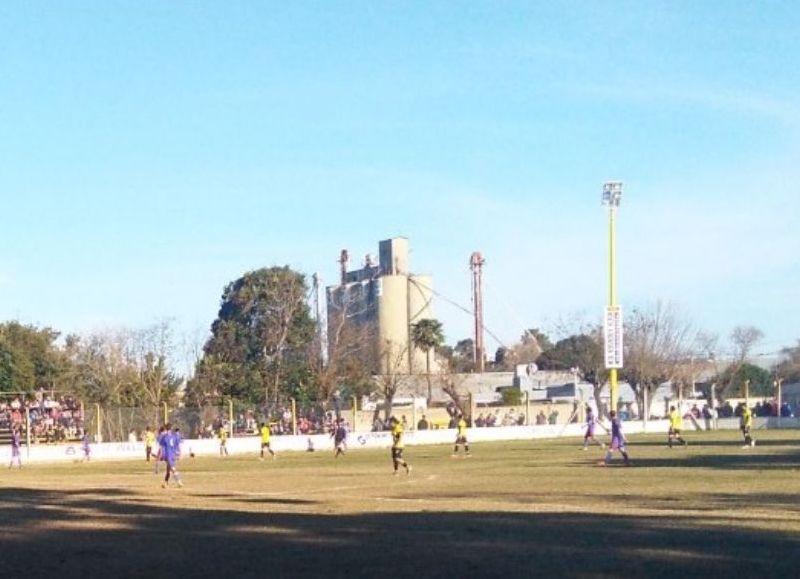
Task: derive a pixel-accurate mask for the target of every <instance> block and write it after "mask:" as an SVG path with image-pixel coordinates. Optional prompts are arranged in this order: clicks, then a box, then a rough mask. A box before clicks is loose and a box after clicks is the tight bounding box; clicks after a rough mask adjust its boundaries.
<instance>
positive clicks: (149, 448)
mask: <svg viewBox="0 0 800 579" xmlns="http://www.w3.org/2000/svg"><path fill="white" fill-rule="evenodd" d="M155 445H156V433H155V432H153V429H152V428H150V427H149V426H148V427H147V429H145V431H144V456H145V460H146V461H147V462H150V457H151V456H152V455H153V447H154V446H155Z"/></svg>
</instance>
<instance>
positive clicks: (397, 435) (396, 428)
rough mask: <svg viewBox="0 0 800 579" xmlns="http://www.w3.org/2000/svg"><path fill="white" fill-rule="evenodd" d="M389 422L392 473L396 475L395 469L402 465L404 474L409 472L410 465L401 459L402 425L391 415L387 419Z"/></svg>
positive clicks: (402, 445)
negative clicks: (390, 429) (404, 470)
mask: <svg viewBox="0 0 800 579" xmlns="http://www.w3.org/2000/svg"><path fill="white" fill-rule="evenodd" d="M389 424H390V425H391V427H392V462H393V463H394V475H395V476H397V469H398V468H399V467H401V466H402V467H404V468H405V469H406V474H411V465H410V464H408V463H407V462H406V461H405V460H404V459H403V449H405V446H406V445H405V443H404V442H403V425H402V424H400V421H399V420H397V418H396V417H394V416H392V417H391V418H390V419H389Z"/></svg>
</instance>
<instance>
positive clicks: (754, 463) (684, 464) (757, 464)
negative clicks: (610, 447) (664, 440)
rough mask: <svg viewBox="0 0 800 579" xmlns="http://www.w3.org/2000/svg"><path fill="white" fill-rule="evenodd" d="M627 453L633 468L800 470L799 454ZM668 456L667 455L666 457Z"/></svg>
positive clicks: (745, 452)
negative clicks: (651, 455) (646, 455)
mask: <svg viewBox="0 0 800 579" xmlns="http://www.w3.org/2000/svg"><path fill="white" fill-rule="evenodd" d="M629 452H630V453H631V455H632V456H631V458H632V460H633V465H634V467H635V468H714V469H721V470H751V469H755V470H795V469H798V468H800V452H795V453H781V454H755V453H754V452H753V451H752V449H742V452H741V454H684V455H682V454H681V453H682V452H683V450H682V449H679V448H676V449H673V450H671V451H670V450H665V451H664V452H665V456H664V457H663V458H637V457H636V455H635V448H633V447H630V448H629ZM667 453H669V454H667Z"/></svg>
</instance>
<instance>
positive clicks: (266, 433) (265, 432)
mask: <svg viewBox="0 0 800 579" xmlns="http://www.w3.org/2000/svg"><path fill="white" fill-rule="evenodd" d="M259 432H260V433H261V458H259V460H264V449H265V448H266V449H267V450H268V451H269V453H270V454H271V455H272V460H275V451H274V450H272V448H271V447H270V445H269V439H270V437H271V436H272V432H271V431H270V429H269V426H268V425H267V423H266V422H262V423H261V430H260V431H259Z"/></svg>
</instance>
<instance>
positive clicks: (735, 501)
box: [605, 493, 800, 521]
mask: <svg viewBox="0 0 800 579" xmlns="http://www.w3.org/2000/svg"><path fill="white" fill-rule="evenodd" d="M605 498H606V500H610V501H615V502H618V503H620V504H621V505H622V504H624V505H625V506H626V507H631V506H635V507H640V508H647V509H669V510H672V511H680V510H691V511H701V512H702V511H708V512H712V511H714V512H720V511H724V510H725V509H743V508H746V509H764V510H769V511H771V513H772V515H771V516H772V518H773V519H777V518H780V517H781V516H782V517H783V518H784V519H786V520H790V521H791V520H796V519H797V516H798V514H800V503H798V501H797V495H796V494H793V493H787V494H779V493H748V494H730V493H704V494H700V495H691V496H687V497H683V496H676V497H663V496H659V497H648V496H636V497H631V496H627V495H607V496H606V497H605Z"/></svg>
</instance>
